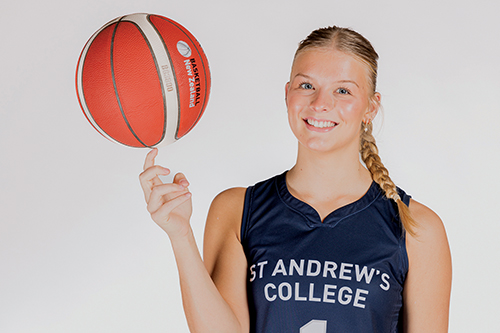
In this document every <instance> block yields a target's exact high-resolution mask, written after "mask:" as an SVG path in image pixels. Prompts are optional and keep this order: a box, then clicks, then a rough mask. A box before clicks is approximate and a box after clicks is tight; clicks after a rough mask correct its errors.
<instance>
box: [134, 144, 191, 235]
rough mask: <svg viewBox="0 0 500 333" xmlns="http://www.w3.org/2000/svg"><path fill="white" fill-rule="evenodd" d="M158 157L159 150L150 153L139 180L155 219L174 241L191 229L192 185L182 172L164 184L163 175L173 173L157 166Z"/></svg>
mask: <svg viewBox="0 0 500 333" xmlns="http://www.w3.org/2000/svg"><path fill="white" fill-rule="evenodd" d="M157 155H158V149H156V148H155V149H153V150H151V151H150V152H149V153H148V154H147V156H146V160H145V162H144V171H143V172H142V173H141V174H140V176H139V180H140V182H141V187H142V190H143V191H144V198H145V199H146V203H147V209H148V212H149V213H150V214H151V218H152V219H153V221H155V222H156V224H158V226H159V227H160V228H162V229H163V230H164V231H165V232H166V233H167V234H168V235H169V237H170V239H171V240H173V239H175V238H177V237H182V236H185V235H187V234H188V233H189V230H190V226H189V219H190V217H191V213H192V203H191V193H190V192H189V189H188V186H189V182H188V181H187V179H186V177H185V176H184V175H183V174H182V173H178V174H176V175H175V177H174V180H173V182H172V183H163V182H162V181H161V180H160V177H159V176H166V175H168V174H170V170H169V169H167V168H164V167H162V166H159V165H155V158H156V156H157Z"/></svg>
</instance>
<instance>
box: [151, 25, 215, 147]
mask: <svg viewBox="0 0 500 333" xmlns="http://www.w3.org/2000/svg"><path fill="white" fill-rule="evenodd" d="M157 17H158V18H161V19H163V20H166V21H168V22H170V23H171V24H173V25H175V26H176V27H177V28H179V30H180V31H181V32H182V33H183V34H184V35H185V36H186V38H187V39H189V41H190V42H191V43H192V44H193V45H195V46H196V44H200V43H199V42H198V40H197V39H196V38H195V40H194V41H193V39H192V38H191V37H189V35H188V34H186V33H185V32H184V30H183V29H185V28H184V27H183V26H181V25H179V24H177V23H176V22H174V21H171V20H169V19H167V18H166V17H161V16H157ZM200 47H201V44H200ZM195 50H196V52H197V53H198V55H199V56H200V59H201V63H202V64H203V57H202V56H201V55H200V52H199V51H198V48H196V47H195ZM207 61H208V59H207ZM203 69H205V66H203ZM206 81H207V75H206V73H205V88H206V87H207V82H206ZM209 93H210V92H209ZM206 96H207V94H205V96H204V98H203V99H204V101H203V104H202V108H201V109H200V110H203V109H204V107H205V100H206ZM201 113H202V112H200V113H199V114H198V117H196V120H195V121H194V122H193V124H192V125H191V126H190V127H189V129H188V130H187V131H186V133H184V135H186V134H187V133H189V132H190V131H191V130H192V129H193V127H194V126H195V125H196V123H197V122H198V120H200V118H201ZM180 117H181V114H180V103H179V118H178V119H179V121H177V131H175V138H176V139H177V140H178V139H179V137H178V135H177V134H178V133H179V124H180V119H181V118H180Z"/></svg>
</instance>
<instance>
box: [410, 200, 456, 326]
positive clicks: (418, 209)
mask: <svg viewBox="0 0 500 333" xmlns="http://www.w3.org/2000/svg"><path fill="white" fill-rule="evenodd" d="M410 211H411V214H412V216H413V218H414V219H415V221H416V222H417V224H418V227H417V228H416V232H417V235H416V237H412V236H410V235H408V236H407V240H406V244H407V250H408V258H409V270H408V276H407V278H406V282H405V286H404V291H403V300H404V322H405V332H407V333H417V332H448V316H449V306H450V292H451V276H452V269H451V254H450V248H449V245H448V239H447V237H446V231H445V229H444V226H443V223H442V221H441V219H440V218H439V217H438V216H437V215H436V214H435V213H434V212H433V211H432V210H430V209H429V208H427V207H425V206H424V205H422V204H420V203H418V202H416V201H414V200H412V201H411V203H410Z"/></svg>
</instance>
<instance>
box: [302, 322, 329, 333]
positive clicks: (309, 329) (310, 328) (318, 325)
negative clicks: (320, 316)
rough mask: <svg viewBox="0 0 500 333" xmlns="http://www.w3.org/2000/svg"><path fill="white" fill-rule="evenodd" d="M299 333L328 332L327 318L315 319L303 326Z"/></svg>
mask: <svg viewBox="0 0 500 333" xmlns="http://www.w3.org/2000/svg"><path fill="white" fill-rule="evenodd" d="M299 333H326V320H316V319H313V320H311V321H310V322H308V323H307V324H305V325H304V326H302V327H301V328H300V332H299Z"/></svg>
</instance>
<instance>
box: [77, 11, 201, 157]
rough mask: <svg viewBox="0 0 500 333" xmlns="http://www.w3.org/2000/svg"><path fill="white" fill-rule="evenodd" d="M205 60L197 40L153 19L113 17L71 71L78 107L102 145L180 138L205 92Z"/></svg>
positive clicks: (145, 144)
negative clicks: (73, 76)
mask: <svg viewBox="0 0 500 333" xmlns="http://www.w3.org/2000/svg"><path fill="white" fill-rule="evenodd" d="M210 84H211V78H210V69H209V66H208V60H207V57H206V55H205V53H204V52H203V49H202V48H201V45H200V44H199V43H198V41H197V40H196V38H195V37H194V36H193V35H192V34H191V33H190V32H189V31H188V30H187V29H186V28H184V27H183V26H182V25H180V24H179V23H177V22H175V21H173V20H171V19H169V18H166V17H163V16H159V15H151V14H131V15H126V16H122V17H118V18H116V19H114V20H112V21H110V22H108V23H107V24H105V25H104V26H103V27H101V28H100V29H99V30H98V31H97V32H95V33H94V35H92V36H91V37H90V39H89V40H88V41H87V43H86V44H85V46H84V48H83V50H82V52H81V54H80V58H79V60H78V65H77V70H76V90H77V96H78V101H79V103H80V106H81V108H82V110H83V112H84V114H85V116H86V118H87V120H88V121H89V122H90V123H91V124H92V126H93V127H94V128H95V129H96V130H97V131H98V132H99V133H101V134H102V135H103V136H104V137H106V138H107V139H109V140H111V141H113V142H116V143H118V144H122V145H125V146H128V147H149V148H152V147H157V146H160V145H166V144H170V143H173V142H175V141H177V140H179V139H180V138H182V137H183V136H184V135H186V134H187V133H188V132H189V131H191V129H193V127H194V126H195V125H196V123H197V122H198V121H199V120H200V117H201V116H202V114H203V112H204V110H205V108H206V106H207V103H208V98H209V94H210Z"/></svg>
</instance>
